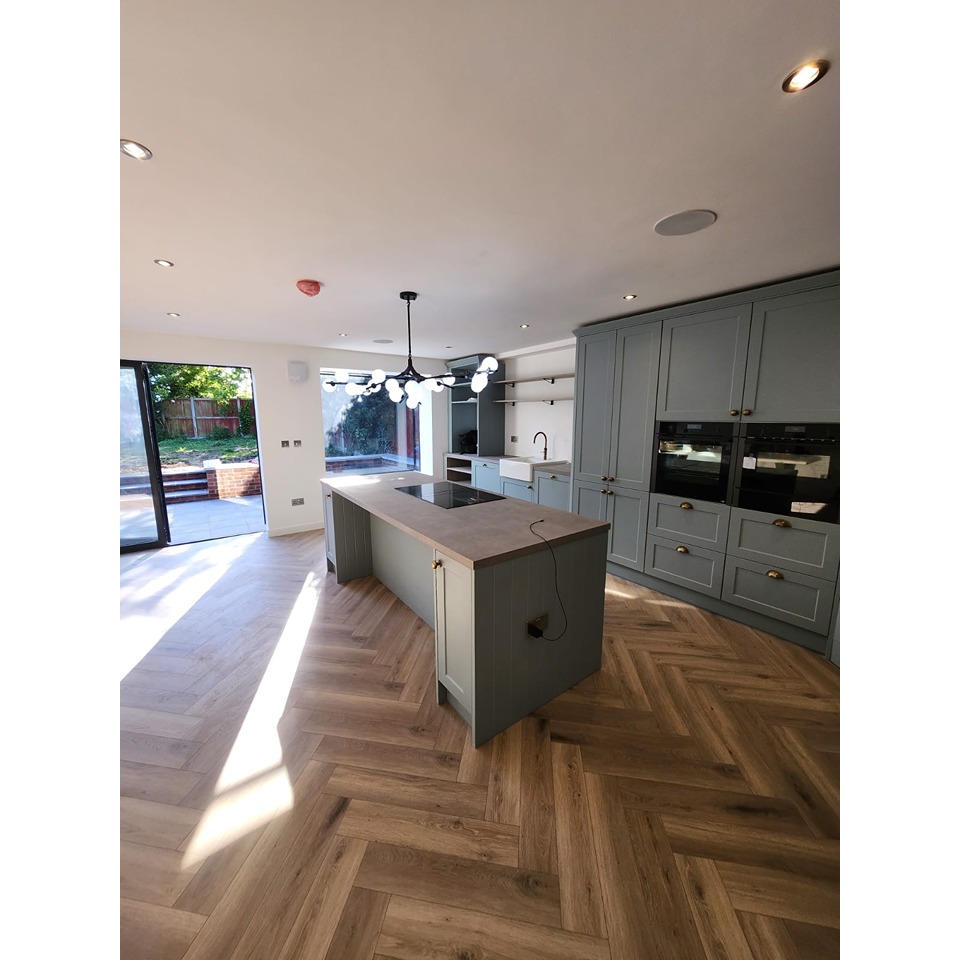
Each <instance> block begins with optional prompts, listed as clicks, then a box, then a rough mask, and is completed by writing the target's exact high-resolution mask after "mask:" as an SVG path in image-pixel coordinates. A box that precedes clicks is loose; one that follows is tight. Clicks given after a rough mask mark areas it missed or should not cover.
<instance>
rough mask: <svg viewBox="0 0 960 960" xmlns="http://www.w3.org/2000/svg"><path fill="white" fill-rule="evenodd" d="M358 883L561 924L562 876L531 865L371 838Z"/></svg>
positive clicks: (395, 893)
mask: <svg viewBox="0 0 960 960" xmlns="http://www.w3.org/2000/svg"><path fill="white" fill-rule="evenodd" d="M356 885H357V886H358V887H364V888H366V889H368V890H379V891H380V892H381V893H388V894H390V895H392V896H400V897H403V896H406V897H412V898H414V899H416V900H425V901H428V902H430V903H438V904H444V905H446V906H450V907H460V908H461V909H465V910H477V911H479V912H481V913H487V914H490V915H491V917H504V918H507V919H510V920H522V921H526V922H529V923H537V924H542V925H545V926H549V927H559V926H560V887H559V883H558V882H557V878H556V877H555V876H553V875H551V874H546V873H536V872H534V871H532V870H521V869H517V868H513V867H505V866H501V865H500V864H494V863H481V862H479V861H477V860H468V859H465V858H463V857H451V856H445V855H443V854H437V853H428V852H426V851H423V850H414V849H412V848H410V847H403V846H396V845H394V844H387V843H370V844H369V845H368V846H367V852H366V854H365V855H364V858H363V862H362V863H361V864H360V870H359V871H358V873H357V878H356Z"/></svg>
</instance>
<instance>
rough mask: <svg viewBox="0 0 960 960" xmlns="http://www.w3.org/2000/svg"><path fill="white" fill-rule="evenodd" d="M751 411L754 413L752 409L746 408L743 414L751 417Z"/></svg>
mask: <svg viewBox="0 0 960 960" xmlns="http://www.w3.org/2000/svg"><path fill="white" fill-rule="evenodd" d="M751 413H753V411H752V410H744V411H743V415H744V416H745V417H749V416H750V414H751Z"/></svg>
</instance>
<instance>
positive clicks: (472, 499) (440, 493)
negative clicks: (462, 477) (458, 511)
mask: <svg viewBox="0 0 960 960" xmlns="http://www.w3.org/2000/svg"><path fill="white" fill-rule="evenodd" d="M394 489H396V490H399V491H400V493H409V494H410V496H411V497H416V498H417V499H418V500H426V501H427V503H433V504H436V506H438V507H443V509H444V510H452V509H453V508H454V507H469V506H470V505H471V504H473V503H487V502H489V501H491V500H506V499H507V498H506V497H501V496H500V494H499V493H490V491H489V490H478V489H477V488H476V487H468V486H467V485H466V484H464V483H450V482H449V481H447V480H441V481H440V482H439V483H418V484H415V485H414V486H412V487H395V488H394Z"/></svg>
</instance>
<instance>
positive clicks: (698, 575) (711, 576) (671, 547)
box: [643, 537, 723, 597]
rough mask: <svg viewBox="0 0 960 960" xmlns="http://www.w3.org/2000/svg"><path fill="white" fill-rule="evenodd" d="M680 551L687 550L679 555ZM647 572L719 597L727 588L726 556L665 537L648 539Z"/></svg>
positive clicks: (645, 564) (645, 570)
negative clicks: (724, 586) (725, 578)
mask: <svg viewBox="0 0 960 960" xmlns="http://www.w3.org/2000/svg"><path fill="white" fill-rule="evenodd" d="M677 547H683V550H680V551H678V550H677ZM643 572H644V573H648V574H650V576H651V577H660V578H661V579H662V580H669V581H670V582H671V583H676V584H679V585H680V586H681V587H687V588H689V589H690V590H698V591H700V593H706V594H708V595H709V596H711V597H719V596H720V591H721V588H722V586H723V580H722V578H723V554H722V553H716V552H715V551H713V550H704V549H703V547H698V546H695V545H690V544H689V543H679V542H678V541H676V540H665V539H663V537H647V552H646V562H645V563H644V568H643Z"/></svg>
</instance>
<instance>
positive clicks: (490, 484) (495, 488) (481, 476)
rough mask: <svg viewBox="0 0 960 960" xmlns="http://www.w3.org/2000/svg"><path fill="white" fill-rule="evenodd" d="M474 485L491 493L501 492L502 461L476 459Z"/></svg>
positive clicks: (474, 462)
mask: <svg viewBox="0 0 960 960" xmlns="http://www.w3.org/2000/svg"><path fill="white" fill-rule="evenodd" d="M472 485H473V486H474V487H478V488H479V489H481V490H488V491H489V492H490V493H501V492H502V491H501V486H502V481H501V479H500V461H499V460H474V461H473V484H472Z"/></svg>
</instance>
